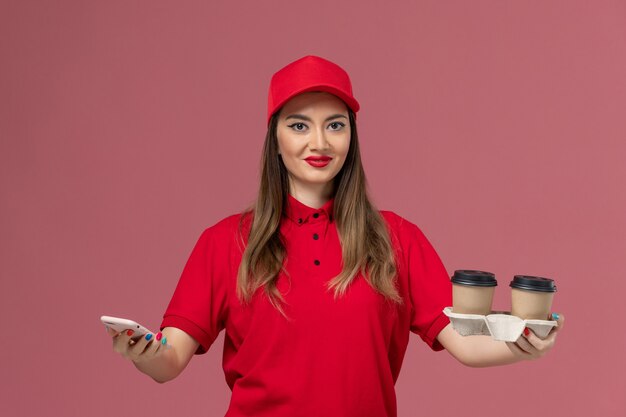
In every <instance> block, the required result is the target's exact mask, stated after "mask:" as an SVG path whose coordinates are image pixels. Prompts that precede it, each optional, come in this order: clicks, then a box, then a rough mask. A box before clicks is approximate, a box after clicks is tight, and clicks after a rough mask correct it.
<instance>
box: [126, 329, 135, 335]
mask: <svg viewBox="0 0 626 417" xmlns="http://www.w3.org/2000/svg"><path fill="white" fill-rule="evenodd" d="M133 333H135V331H134V330H131V329H128V330H126V335H127V336H132V335H133Z"/></svg>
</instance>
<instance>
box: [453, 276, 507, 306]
mask: <svg viewBox="0 0 626 417" xmlns="http://www.w3.org/2000/svg"><path fill="white" fill-rule="evenodd" d="M451 281H452V311H453V312H454V313H458V314H480V315H487V314H489V313H491V304H492V302H493V294H494V292H495V288H496V286H497V285H498V282H497V281H496V278H495V275H494V274H492V273H491V272H485V271H475V270H467V269H464V270H458V271H454V275H453V276H452V279H451Z"/></svg>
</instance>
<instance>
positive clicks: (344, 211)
mask: <svg viewBox="0 0 626 417" xmlns="http://www.w3.org/2000/svg"><path fill="white" fill-rule="evenodd" d="M279 113H280V112H276V113H274V115H273V116H272V118H271V120H270V123H269V126H268V129H267V134H266V136H265V144H264V145H263V153H262V157H261V181H260V186H259V193H258V195H257V198H256V202H255V203H254V204H253V205H252V206H251V207H249V208H248V209H246V210H245V211H244V212H243V213H242V216H241V220H240V223H239V231H240V239H241V240H240V242H241V243H243V241H244V240H243V235H242V234H241V233H242V230H243V224H244V221H246V219H247V220H250V219H251V221H252V225H251V227H250V229H249V236H248V243H247V245H246V247H245V250H244V252H243V256H242V260H241V264H240V265H239V271H238V274H237V297H238V298H239V300H240V301H242V302H244V303H248V302H249V301H250V299H251V298H252V296H253V294H254V293H255V291H256V290H257V289H258V288H259V287H264V290H265V294H266V295H267V296H268V297H269V300H270V302H271V304H272V305H273V306H274V307H275V308H277V309H278V311H280V313H281V314H282V315H283V316H285V313H284V311H283V309H282V307H281V305H280V303H279V302H278V300H280V302H284V299H283V297H282V294H281V293H280V291H279V290H278V288H277V286H276V283H277V280H278V275H279V273H280V272H281V271H283V272H285V274H286V275H288V276H289V274H288V271H286V270H285V269H284V266H283V260H284V259H285V256H286V249H285V245H284V243H283V240H282V239H283V237H282V235H281V233H280V223H281V218H282V216H283V214H284V213H285V209H286V204H287V198H288V192H289V178H288V171H287V168H286V167H285V164H284V163H283V161H282V158H281V157H280V155H279V154H278V139H277V135H276V128H277V124H278V120H277V119H278V116H277V115H278V114H279ZM348 117H349V121H350V147H349V150H348V154H347V156H346V160H345V162H344V165H343V167H342V168H341V170H340V171H339V172H338V173H337V175H336V176H335V178H334V179H333V181H334V189H335V194H334V198H335V201H334V205H333V211H334V213H332V217H333V219H334V220H335V222H336V226H337V234H338V236H339V240H340V243H341V248H342V249H341V250H342V256H343V269H342V271H341V273H340V274H339V275H337V276H336V277H334V278H333V279H332V280H330V281H329V282H328V284H327V287H328V288H327V289H328V290H332V289H334V291H335V293H334V297H335V299H337V297H339V296H343V295H344V294H345V292H346V290H347V289H348V287H349V285H350V283H351V282H352V281H353V279H354V278H355V277H356V276H357V274H358V273H359V272H361V274H362V275H363V277H364V278H365V279H366V281H367V282H368V284H369V285H370V286H371V287H372V288H373V289H374V290H376V291H377V292H379V293H380V294H382V295H383V296H384V297H385V298H386V299H388V300H391V301H393V302H396V303H399V304H402V298H401V297H400V295H399V293H398V290H397V289H396V287H395V279H396V272H397V269H396V263H395V256H394V252H393V247H392V244H391V241H390V237H389V233H388V231H387V227H386V223H385V220H384V219H383V218H382V216H381V215H380V213H379V212H378V210H377V209H376V207H374V205H373V204H372V203H371V202H370V200H369V198H368V195H367V181H366V178H365V172H364V170H363V165H362V163H361V154H360V151H359V140H358V135H357V129H356V123H355V116H354V112H352V110H351V109H349V108H348ZM248 216H251V218H250V217H248ZM285 317H286V316H285Z"/></svg>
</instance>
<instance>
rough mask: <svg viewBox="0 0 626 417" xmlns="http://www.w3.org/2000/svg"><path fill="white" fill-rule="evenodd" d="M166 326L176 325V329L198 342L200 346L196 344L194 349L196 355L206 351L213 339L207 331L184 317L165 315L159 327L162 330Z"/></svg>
mask: <svg viewBox="0 0 626 417" xmlns="http://www.w3.org/2000/svg"><path fill="white" fill-rule="evenodd" d="M166 327H176V328H177V329H180V330H182V331H184V332H185V333H187V334H188V335H189V336H191V337H193V338H194V339H195V340H196V341H197V342H198V343H200V346H198V350H196V352H195V354H196V355H201V354H203V353H206V352H207V351H208V350H209V347H211V344H212V343H213V341H214V339H213V338H211V336H210V335H209V334H208V333H207V332H205V331H204V330H202V328H201V327H200V326H198V325H197V324H196V323H194V322H192V321H191V320H188V319H186V318H184V317H180V316H165V317H164V318H163V322H161V327H160V329H161V330H163V329H164V328H166Z"/></svg>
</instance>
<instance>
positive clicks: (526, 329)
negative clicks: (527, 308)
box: [524, 327, 530, 336]
mask: <svg viewBox="0 0 626 417" xmlns="http://www.w3.org/2000/svg"><path fill="white" fill-rule="evenodd" d="M524 334H525V335H526V336H528V335H529V334H530V330H528V327H524Z"/></svg>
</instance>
